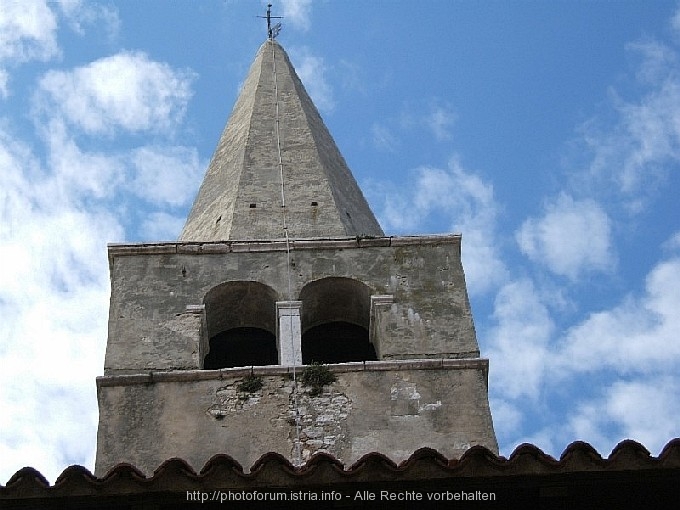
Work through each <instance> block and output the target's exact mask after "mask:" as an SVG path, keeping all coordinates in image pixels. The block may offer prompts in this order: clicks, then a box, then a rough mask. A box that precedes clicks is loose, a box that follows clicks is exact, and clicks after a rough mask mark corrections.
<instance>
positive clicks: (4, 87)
mask: <svg viewBox="0 0 680 510" xmlns="http://www.w3.org/2000/svg"><path fill="white" fill-rule="evenodd" d="M8 83H9V73H8V72H7V71H6V70H4V69H2V68H0V98H3V99H7V97H8V96H9V86H8Z"/></svg>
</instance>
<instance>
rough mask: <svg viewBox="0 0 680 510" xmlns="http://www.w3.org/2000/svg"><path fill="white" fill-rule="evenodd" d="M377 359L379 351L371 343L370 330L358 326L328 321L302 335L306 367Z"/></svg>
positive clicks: (303, 360)
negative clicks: (376, 352)
mask: <svg viewBox="0 0 680 510" xmlns="http://www.w3.org/2000/svg"><path fill="white" fill-rule="evenodd" d="M377 359H378V358H377V357H376V355H375V349H374V348H373V345H371V343H370V342H369V341H368V331H366V329H365V328H363V327H361V326H357V325H356V324H350V323H349V322H342V321H336V322H327V323H326V324H321V325H319V326H315V327H313V328H310V329H309V330H308V331H306V332H305V334H304V335H302V362H303V363H304V364H305V365H309V364H310V363H315V362H316V363H346V362H348V361H375V360H377Z"/></svg>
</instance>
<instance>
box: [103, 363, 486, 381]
mask: <svg viewBox="0 0 680 510" xmlns="http://www.w3.org/2000/svg"><path fill="white" fill-rule="evenodd" d="M326 366H327V367H328V369H329V370H330V371H331V372H334V373H336V374H342V373H348V372H387V371H397V370H468V369H476V370H483V371H484V372H486V371H487V370H488V369H489V360H488V359H485V358H473V359H444V358H439V359H410V360H398V361H355V362H351V363H335V364H330V365H326ZM304 368H305V365H302V366H298V367H293V366H282V365H267V366H253V367H239V368H223V369H220V370H172V371H158V372H153V371H151V372H146V373H138V374H130V373H127V374H109V375H104V376H99V377H97V387H98V388H100V387H105V386H135V385H140V384H153V383H156V382H188V381H205V380H213V379H217V380H220V379H232V378H236V377H245V376H247V375H251V374H254V375H261V376H277V375H279V376H292V375H293V371H295V372H296V373H298V374H301V373H302V371H303V370H304Z"/></svg>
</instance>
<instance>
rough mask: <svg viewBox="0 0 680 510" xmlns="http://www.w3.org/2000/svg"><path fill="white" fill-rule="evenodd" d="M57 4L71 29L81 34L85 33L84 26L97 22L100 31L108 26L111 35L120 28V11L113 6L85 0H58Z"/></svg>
mask: <svg viewBox="0 0 680 510" xmlns="http://www.w3.org/2000/svg"><path fill="white" fill-rule="evenodd" d="M57 5H58V6H59V8H60V9H61V12H62V14H63V15H64V17H65V18H66V20H67V21H68V23H69V26H70V27H71V29H72V30H73V31H74V32H76V33H78V34H80V35H83V34H84V33H85V28H84V26H86V25H91V26H94V25H95V23H96V25H97V29H98V30H100V31H101V30H102V28H106V29H107V31H108V33H109V34H108V35H109V36H114V35H115V34H117V32H118V30H119V28H120V20H119V18H118V12H117V11H116V10H115V8H113V7H111V6H107V5H99V4H95V3H93V2H84V1H83V0H58V2H57ZM102 22H103V23H102Z"/></svg>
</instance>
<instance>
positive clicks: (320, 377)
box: [300, 363, 338, 397]
mask: <svg viewBox="0 0 680 510" xmlns="http://www.w3.org/2000/svg"><path fill="white" fill-rule="evenodd" d="M337 379H338V378H337V377H335V374H334V373H333V372H331V371H330V370H329V369H328V367H327V366H325V365H321V364H320V363H312V364H311V365H308V366H307V367H305V369H304V370H303V371H302V375H301V376H300V382H302V384H303V385H304V386H309V387H310V390H309V395H310V396H312V397H317V396H319V395H321V393H322V392H323V387H324V386H326V385H328V384H332V383H334V382H335V381H337Z"/></svg>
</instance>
